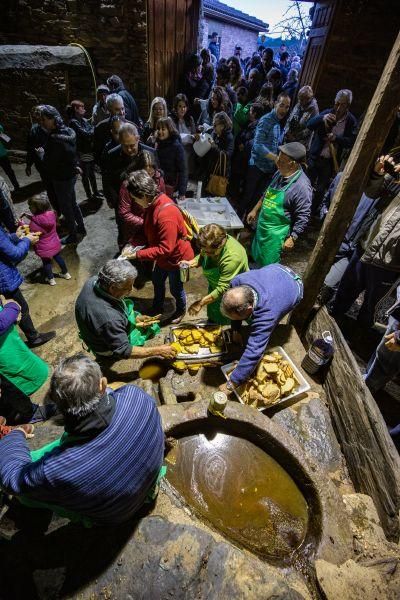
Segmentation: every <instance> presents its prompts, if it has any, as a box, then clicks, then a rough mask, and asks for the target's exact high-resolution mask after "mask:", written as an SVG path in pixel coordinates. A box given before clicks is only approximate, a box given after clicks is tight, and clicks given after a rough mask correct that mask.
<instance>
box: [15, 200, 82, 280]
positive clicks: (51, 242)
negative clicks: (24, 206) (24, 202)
mask: <svg viewBox="0 0 400 600" xmlns="http://www.w3.org/2000/svg"><path fill="white" fill-rule="evenodd" d="M28 206H29V208H30V210H31V211H32V214H28V213H23V215H21V216H22V217H26V218H27V219H29V221H30V223H29V229H30V231H32V232H36V231H38V232H40V233H41V236H40V238H39V241H38V242H37V244H35V246H34V247H33V249H34V251H35V252H36V254H37V255H38V256H39V258H41V259H42V263H43V271H44V274H45V277H46V281H47V282H48V283H49V284H50V285H56V280H55V279H54V274H53V270H52V268H51V261H52V259H54V260H55V261H56V263H57V264H58V266H59V267H60V269H61V273H59V277H62V278H63V279H71V275H70V274H69V273H68V268H67V265H66V264H65V260H64V259H63V257H62V256H61V254H60V251H61V241H60V238H59V237H58V233H57V229H56V224H57V220H56V214H55V212H54V211H53V210H52V209H51V206H50V202H49V201H48V199H47V197H46V196H45V195H44V194H41V195H38V196H33V198H31V199H30V200H29V201H28Z"/></svg>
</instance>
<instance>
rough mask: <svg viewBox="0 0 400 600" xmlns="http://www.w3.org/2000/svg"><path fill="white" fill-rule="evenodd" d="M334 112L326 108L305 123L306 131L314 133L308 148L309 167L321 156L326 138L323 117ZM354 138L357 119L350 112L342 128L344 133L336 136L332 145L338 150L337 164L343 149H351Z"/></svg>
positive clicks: (332, 109)
mask: <svg viewBox="0 0 400 600" xmlns="http://www.w3.org/2000/svg"><path fill="white" fill-rule="evenodd" d="M334 111H335V109H334V108H327V109H326V110H323V111H322V112H320V113H319V115H316V116H315V117H312V118H311V119H310V120H309V121H308V122H307V127H308V129H310V130H311V131H314V135H313V138H312V142H311V146H310V161H309V163H310V166H311V165H313V164H315V161H316V160H317V158H318V157H319V155H320V154H321V150H322V148H323V147H324V143H325V138H326V128H325V123H324V116H325V115H327V114H328V113H333V112H334ZM356 137H357V119H356V117H355V116H354V115H353V114H352V113H351V112H348V113H347V117H346V122H345V126H344V133H343V135H337V136H336V139H335V142H334V145H335V146H336V147H337V150H338V153H337V159H338V162H339V163H340V160H341V156H342V152H343V150H344V149H345V148H351V147H352V146H353V144H354V142H355V140H356Z"/></svg>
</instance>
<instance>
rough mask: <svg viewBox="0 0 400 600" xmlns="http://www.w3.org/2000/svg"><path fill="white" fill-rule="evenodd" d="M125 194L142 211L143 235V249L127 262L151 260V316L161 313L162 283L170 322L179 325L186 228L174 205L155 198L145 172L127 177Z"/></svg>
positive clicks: (188, 247) (189, 255)
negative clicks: (171, 302)
mask: <svg viewBox="0 0 400 600" xmlns="http://www.w3.org/2000/svg"><path fill="white" fill-rule="evenodd" d="M127 190H128V192H129V193H130V195H131V197H132V200H134V201H135V202H136V203H137V204H139V205H140V206H142V207H143V208H144V209H145V215H144V234H145V237H146V240H147V247H146V248H144V249H143V250H139V251H138V252H135V253H134V254H133V255H131V256H129V258H132V259H135V258H137V259H138V260H154V261H155V267H154V270H153V286H154V300H153V309H152V312H154V314H158V313H162V312H163V308H164V300H165V282H166V280H167V278H168V280H169V289H170V292H171V294H172V296H173V297H174V298H175V302H176V307H175V312H174V314H173V315H172V322H173V323H179V322H180V321H181V320H182V318H183V317H184V315H185V312H186V294H185V291H184V289H183V284H182V282H181V280H180V275H179V263H180V262H181V261H182V260H191V259H192V258H193V257H194V253H193V250H192V246H191V244H190V242H189V240H187V239H186V235H187V232H186V227H185V221H184V219H183V216H182V213H181V211H180V210H179V208H178V207H177V205H176V204H175V203H174V202H173V201H172V200H171V199H170V198H168V196H166V195H165V194H159V193H158V191H157V185H156V183H155V182H154V180H153V179H152V178H151V177H150V175H148V173H146V171H143V170H142V171H135V172H134V173H132V174H131V175H130V176H129V179H128V185H127Z"/></svg>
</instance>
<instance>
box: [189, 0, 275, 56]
mask: <svg viewBox="0 0 400 600" xmlns="http://www.w3.org/2000/svg"><path fill="white" fill-rule="evenodd" d="M267 29H268V24H267V23H264V22H262V21H260V20H259V19H256V18H255V17H252V16H250V15H247V14H246V13H243V12H241V11H239V10H236V9H234V8H231V7H230V6H227V5H226V4H223V3H222V2H218V1H217V0H204V2H203V23H202V34H203V36H202V43H201V45H202V47H203V48H207V47H208V44H209V38H210V36H211V34H212V33H214V32H216V33H218V38H219V40H220V57H221V58H229V57H230V56H232V54H233V52H234V49H235V46H236V45H239V46H241V48H242V57H243V58H245V57H246V56H251V55H252V54H253V52H255V51H256V50H257V39H258V34H259V32H261V31H266V30H267Z"/></svg>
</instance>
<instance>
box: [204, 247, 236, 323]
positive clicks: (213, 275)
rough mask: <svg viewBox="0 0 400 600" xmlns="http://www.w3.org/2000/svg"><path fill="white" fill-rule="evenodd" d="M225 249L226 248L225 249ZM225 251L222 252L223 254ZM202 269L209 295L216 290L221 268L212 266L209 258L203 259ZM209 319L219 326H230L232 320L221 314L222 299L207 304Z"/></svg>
mask: <svg viewBox="0 0 400 600" xmlns="http://www.w3.org/2000/svg"><path fill="white" fill-rule="evenodd" d="M224 249H225V248H224ZM223 251H224V250H222V252H223ZM202 267H203V273H204V277H205V278H206V279H207V281H208V294H211V292H213V291H214V290H215V288H216V287H217V285H218V281H219V276H220V272H219V267H218V266H216V267H215V266H212V261H211V260H210V258H209V257H208V256H203V257H202ZM207 317H208V319H209V320H210V321H212V322H213V323H218V325H230V324H231V321H230V319H227V318H226V317H224V315H223V314H222V313H221V298H218V300H215V302H212V303H211V304H207Z"/></svg>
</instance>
